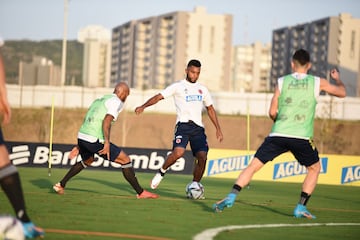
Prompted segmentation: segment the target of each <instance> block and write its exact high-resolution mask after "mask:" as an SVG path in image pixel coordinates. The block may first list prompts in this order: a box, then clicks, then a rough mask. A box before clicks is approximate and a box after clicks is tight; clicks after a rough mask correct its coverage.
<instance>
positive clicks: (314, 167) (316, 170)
mask: <svg viewBox="0 0 360 240" xmlns="http://www.w3.org/2000/svg"><path fill="white" fill-rule="evenodd" d="M307 170H308V172H310V171H311V172H313V173H317V174H319V173H320V171H321V165H320V162H316V163H314V164H313V165H311V166H309V167H307Z"/></svg>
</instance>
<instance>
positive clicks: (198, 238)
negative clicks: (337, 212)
mask: <svg viewBox="0 0 360 240" xmlns="http://www.w3.org/2000/svg"><path fill="white" fill-rule="evenodd" d="M317 226H360V223H300V224H282V223H280V224H254V225H230V226H223V227H217V228H210V229H207V230H204V231H202V232H201V233H199V234H197V235H195V236H194V237H193V240H212V239H213V238H214V237H215V236H216V235H217V234H219V233H220V232H223V231H227V230H235V229H250V228H278V227H317Z"/></svg>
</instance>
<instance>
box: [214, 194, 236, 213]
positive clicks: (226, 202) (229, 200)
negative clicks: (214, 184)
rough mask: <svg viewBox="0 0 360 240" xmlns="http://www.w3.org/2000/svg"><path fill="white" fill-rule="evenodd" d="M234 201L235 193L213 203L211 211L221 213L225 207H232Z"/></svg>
mask: <svg viewBox="0 0 360 240" xmlns="http://www.w3.org/2000/svg"><path fill="white" fill-rule="evenodd" d="M235 199H236V194H235V193H229V194H228V195H227V196H226V198H224V199H222V200H220V201H218V202H217V203H214V205H213V209H214V210H215V212H222V211H223V210H224V208H225V207H228V208H230V207H232V206H233V205H234V202H235Z"/></svg>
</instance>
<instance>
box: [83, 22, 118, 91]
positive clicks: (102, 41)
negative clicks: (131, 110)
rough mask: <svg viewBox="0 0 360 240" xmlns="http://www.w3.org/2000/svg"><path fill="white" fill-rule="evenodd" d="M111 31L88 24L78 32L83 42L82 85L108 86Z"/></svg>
mask: <svg viewBox="0 0 360 240" xmlns="http://www.w3.org/2000/svg"><path fill="white" fill-rule="evenodd" d="M110 39H111V31H110V30H109V29H106V28H104V27H102V26H98V25H90V26H87V27H86V28H83V29H81V30H80V31H79V33H78V41H79V42H81V43H83V44H84V56H83V86H86V87H109V86H110V66H111V63H110V60H111V40H110Z"/></svg>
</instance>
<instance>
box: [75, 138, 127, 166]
mask: <svg viewBox="0 0 360 240" xmlns="http://www.w3.org/2000/svg"><path fill="white" fill-rule="evenodd" d="M78 146H79V154H80V156H81V159H82V160H84V161H85V160H87V159H89V158H90V157H94V154H95V153H96V154H98V152H99V151H100V150H101V149H103V148H104V144H103V143H100V142H99V140H97V141H96V142H94V143H91V142H88V141H84V140H82V139H78ZM120 152H121V148H119V147H118V146H116V145H115V144H112V143H110V159H108V158H107V155H105V154H103V155H99V154H98V155H99V156H101V157H102V158H104V159H106V160H110V161H111V162H114V161H115V160H116V158H117V156H119V154H120Z"/></svg>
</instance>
